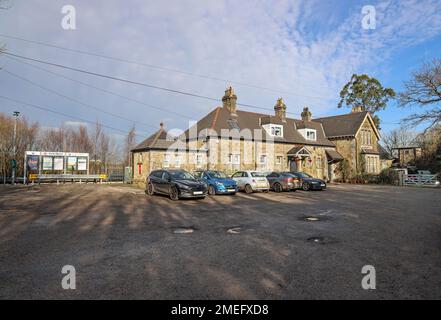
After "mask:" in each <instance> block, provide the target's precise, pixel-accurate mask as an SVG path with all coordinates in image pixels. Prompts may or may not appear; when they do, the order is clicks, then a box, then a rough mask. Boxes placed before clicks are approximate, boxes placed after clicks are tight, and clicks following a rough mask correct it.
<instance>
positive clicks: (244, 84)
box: [0, 34, 328, 99]
mask: <svg viewBox="0 0 441 320" xmlns="http://www.w3.org/2000/svg"><path fill="white" fill-rule="evenodd" d="M0 37H3V38H7V39H12V40H17V41H22V42H27V43H32V44H36V45H40V46H45V47H48V48H54V49H59V50H64V51H70V52H74V53H79V54H84V55H88V56H93V57H98V58H103V59H108V60H113V61H118V62H124V63H129V64H135V65H139V66H142V67H147V68H151V69H156V70H160V71H166V72H173V73H179V74H183V75H187V76H192V77H197V78H201V79H208V80H214V81H218V82H224V83H231V84H237V85H240V86H244V87H249V88H254V89H259V90H266V91H272V92H277V93H282V94H287V95H292V96H298V97H304V98H309V99H328V98H327V97H319V96H310V95H304V94H299V93H294V92H291V91H286V90H279V89H274V88H269V87H265V86H259V85H255V84H249V83H245V82H241V81H235V80H228V79H223V78H219V77H214V76H209V75H203V74H198V73H194V72H189V71H183V70H178V69H174V68H168V67H163V66H158V65H154V64H148V63H142V62H138V61H133V60H129V59H123V58H118V57H112V56H108V55H104V54H99V53H94V52H89V51H85V50H78V49H72V48H67V47H63V46H59V45H55V44H50V43H45V42H41V41H35V40H30V39H25V38H21V37H15V36H11V35H7V34H0ZM299 67H300V68H304V67H303V66H299ZM304 69H306V68H304ZM300 85H301V86H303V87H305V88H306V87H309V88H312V89H315V90H317V88H318V87H317V86H310V85H305V84H300ZM323 88H325V87H324V86H323Z"/></svg>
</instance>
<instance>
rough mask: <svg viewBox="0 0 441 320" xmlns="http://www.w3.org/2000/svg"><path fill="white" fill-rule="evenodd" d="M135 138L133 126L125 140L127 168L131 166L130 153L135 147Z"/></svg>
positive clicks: (125, 163)
mask: <svg viewBox="0 0 441 320" xmlns="http://www.w3.org/2000/svg"><path fill="white" fill-rule="evenodd" d="M135 137H136V131H135V126H134V125H133V127H132V128H131V129H130V131H129V133H128V134H127V137H126V140H125V146H124V165H125V166H129V165H131V164H132V161H131V153H130V151H131V150H132V149H133V148H134V147H135Z"/></svg>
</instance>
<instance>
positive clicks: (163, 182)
mask: <svg viewBox="0 0 441 320" xmlns="http://www.w3.org/2000/svg"><path fill="white" fill-rule="evenodd" d="M170 178H171V176H170V173H168V172H167V171H164V172H163V173H162V177H161V179H159V184H158V185H159V192H162V193H167V194H168V192H169V189H170V185H171V183H170Z"/></svg>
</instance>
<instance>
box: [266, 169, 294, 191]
mask: <svg viewBox="0 0 441 320" xmlns="http://www.w3.org/2000/svg"><path fill="white" fill-rule="evenodd" d="M266 178H267V179H268V182H269V184H270V189H272V190H274V191H275V192H282V191H296V189H297V188H298V185H296V184H295V183H294V176H293V175H292V174H291V173H289V172H271V173H269V174H268V175H267V176H266Z"/></svg>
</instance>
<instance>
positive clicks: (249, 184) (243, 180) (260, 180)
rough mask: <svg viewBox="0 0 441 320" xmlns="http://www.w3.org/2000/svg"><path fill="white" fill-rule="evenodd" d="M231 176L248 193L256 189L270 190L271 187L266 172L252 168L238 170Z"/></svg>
mask: <svg viewBox="0 0 441 320" xmlns="http://www.w3.org/2000/svg"><path fill="white" fill-rule="evenodd" d="M231 178H233V180H235V181H236V182H237V187H238V189H239V190H243V191H245V192H246V193H252V192H254V191H264V192H268V191H269V188H270V185H269V182H268V179H267V178H266V175H265V173H264V172H258V171H252V170H248V171H238V172H236V173H235V174H233V175H232V176H231Z"/></svg>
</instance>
